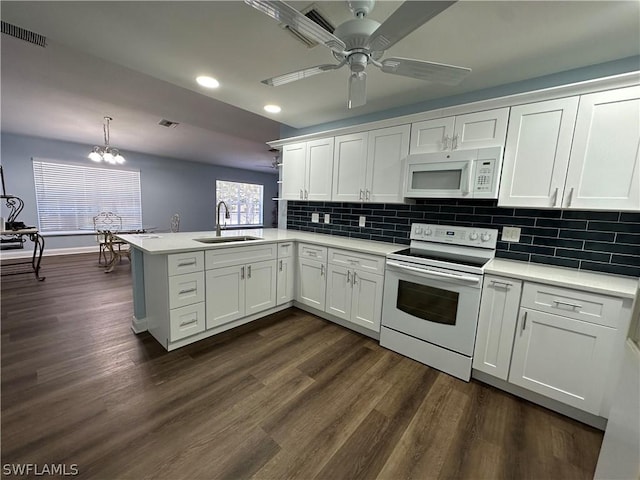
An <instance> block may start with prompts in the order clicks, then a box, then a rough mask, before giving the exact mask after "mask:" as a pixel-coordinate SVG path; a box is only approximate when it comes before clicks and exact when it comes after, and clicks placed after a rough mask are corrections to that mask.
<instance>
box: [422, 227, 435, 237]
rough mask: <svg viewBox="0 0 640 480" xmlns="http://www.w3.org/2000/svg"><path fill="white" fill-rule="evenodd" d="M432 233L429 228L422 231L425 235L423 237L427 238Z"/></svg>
mask: <svg viewBox="0 0 640 480" xmlns="http://www.w3.org/2000/svg"><path fill="white" fill-rule="evenodd" d="M432 233H433V231H432V230H431V229H430V228H427V229H426V230H425V231H424V234H425V236H427V237H428V236H429V235H431V234H432Z"/></svg>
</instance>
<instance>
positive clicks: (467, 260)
mask: <svg viewBox="0 0 640 480" xmlns="http://www.w3.org/2000/svg"><path fill="white" fill-rule="evenodd" d="M393 254H394V255H402V256H404V257H409V258H408V259H410V258H421V259H425V260H438V261H440V262H447V263H455V264H458V265H468V266H470V267H482V266H484V265H485V264H486V263H487V262H488V261H489V260H488V259H487V258H476V257H466V256H465V257H461V256H460V255H456V254H447V253H446V252H438V253H437V254H436V253H434V252H425V251H424V250H419V249H415V248H405V249H404V250H399V251H397V252H393Z"/></svg>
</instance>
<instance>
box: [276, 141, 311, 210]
mask: <svg viewBox="0 0 640 480" xmlns="http://www.w3.org/2000/svg"><path fill="white" fill-rule="evenodd" d="M306 155H307V144H306V142H303V143H294V144H291V145H285V146H284V147H283V148H282V167H281V168H282V192H281V198H286V199H287V200H302V199H303V196H304V186H305V171H306V170H305V169H306V161H307V160H306V159H307V157H306Z"/></svg>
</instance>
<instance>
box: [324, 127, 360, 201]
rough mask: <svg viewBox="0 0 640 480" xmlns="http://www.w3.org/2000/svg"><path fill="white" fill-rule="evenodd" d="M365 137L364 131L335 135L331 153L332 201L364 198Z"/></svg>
mask: <svg viewBox="0 0 640 480" xmlns="http://www.w3.org/2000/svg"><path fill="white" fill-rule="evenodd" d="M367 138H368V134H367V133H366V132H365V133H355V134H353V135H343V136H341V137H336V139H335V150H334V154H333V195H332V197H331V199H332V200H333V201H339V202H358V201H363V200H365V188H364V181H365V171H366V168H367Z"/></svg>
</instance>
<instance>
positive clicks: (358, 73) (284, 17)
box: [244, 0, 471, 108]
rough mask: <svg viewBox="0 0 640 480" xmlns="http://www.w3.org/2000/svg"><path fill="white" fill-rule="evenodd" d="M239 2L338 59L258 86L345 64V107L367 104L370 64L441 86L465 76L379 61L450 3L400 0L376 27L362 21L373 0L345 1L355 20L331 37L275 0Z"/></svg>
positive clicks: (454, 70) (425, 65) (451, 69)
mask: <svg viewBox="0 0 640 480" xmlns="http://www.w3.org/2000/svg"><path fill="white" fill-rule="evenodd" d="M244 1H245V3H247V4H248V5H250V6H252V7H254V8H255V9H257V10H259V11H261V12H263V13H265V14H267V15H269V16H270V17H271V18H273V19H275V20H278V21H279V22H282V23H284V24H286V25H289V26H290V27H291V28H295V29H296V30H298V31H299V32H300V33H302V34H303V35H305V36H307V37H309V38H311V39H313V40H315V41H316V42H317V43H319V44H322V45H324V46H325V47H327V48H329V49H331V50H332V52H333V56H334V57H335V58H336V60H337V61H338V63H337V64H324V65H317V66H315V67H310V68H305V69H303V70H297V71H295V72H290V73H285V74H284V75H278V76H276V77H272V78H268V79H266V80H262V83H264V84H266V85H271V86H279V85H283V84H285V83H289V82H294V81H296V80H302V79H303V78H307V77H310V76H312V75H317V74H319V73H323V72H328V71H331V70H336V69H338V68H340V67H342V66H344V65H348V66H349V69H350V70H351V75H350V76H349V102H348V106H349V108H354V107H360V106H362V105H364V104H365V103H366V101H367V99H366V97H367V88H366V85H367V83H366V82H367V73H366V72H365V69H366V67H367V65H368V64H373V65H374V66H376V67H378V68H379V69H381V70H382V71H383V72H384V73H390V74H392V75H402V76H405V77H411V78H417V79H419V80H426V81H429V82H436V83H443V84H446V85H457V84H458V83H460V82H461V81H462V79H463V78H464V77H465V76H466V75H468V74H469V72H471V69H470V68H465V67H456V66H454V65H445V64H442V63H434V62H426V61H423V60H414V59H410V58H399V57H391V58H386V59H384V60H382V61H380V58H381V57H382V55H383V54H384V52H385V50H387V49H388V48H390V47H392V46H393V45H395V44H396V43H397V42H399V41H400V40H402V39H403V38H404V37H406V36H407V35H409V34H410V33H411V32H413V31H414V30H415V29H417V28H418V27H420V26H422V25H423V24H425V23H426V22H427V21H429V20H430V19H432V18H433V17H435V16H436V15H438V14H439V13H440V12H442V11H443V10H445V9H447V8H449V7H450V6H451V5H453V4H454V3H456V2H455V1H439V0H436V1H406V2H404V3H403V4H402V5H400V7H398V8H397V9H396V11H395V12H393V13H392V14H391V16H390V17H389V18H387V19H386V20H385V21H384V22H383V23H382V24H380V23H378V22H376V21H375V20H371V19H368V18H366V16H367V15H368V14H369V12H371V10H373V7H374V5H375V0H357V1H356V0H352V1H347V5H348V7H349V9H350V10H351V12H352V13H353V14H354V15H355V17H356V18H354V19H352V20H347V21H346V22H344V23H342V24H341V25H339V26H338V27H337V28H336V29H335V32H334V33H335V34H332V33H330V32H328V31H327V30H325V29H324V28H322V27H321V26H320V25H317V24H316V23H315V22H313V21H312V20H310V19H308V18H307V17H305V16H304V15H303V14H302V13H300V12H298V11H297V10H296V9H295V8H293V7H291V6H289V5H287V4H286V3H284V2H281V1H278V0H244Z"/></svg>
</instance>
